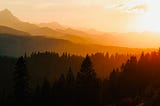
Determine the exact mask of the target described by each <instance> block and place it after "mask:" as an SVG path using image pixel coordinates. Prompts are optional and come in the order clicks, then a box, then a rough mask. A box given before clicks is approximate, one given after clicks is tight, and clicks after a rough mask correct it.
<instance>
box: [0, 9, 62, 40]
mask: <svg viewBox="0 0 160 106" xmlns="http://www.w3.org/2000/svg"><path fill="white" fill-rule="evenodd" d="M0 25H2V26H8V27H11V28H14V29H17V30H21V31H24V32H28V33H30V34H33V35H46V36H50V37H59V36H61V34H60V33H59V32H57V31H55V30H53V29H50V28H47V27H39V26H38V25H35V24H31V23H28V22H23V21H21V20H19V19H18V18H17V17H15V16H14V15H13V14H12V13H11V12H10V11H9V10H8V9H5V10H2V11H0Z"/></svg>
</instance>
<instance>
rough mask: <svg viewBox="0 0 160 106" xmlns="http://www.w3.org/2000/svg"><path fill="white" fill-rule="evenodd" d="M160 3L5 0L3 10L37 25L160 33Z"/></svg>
mask: <svg viewBox="0 0 160 106" xmlns="http://www.w3.org/2000/svg"><path fill="white" fill-rule="evenodd" d="M159 4H160V1H159V0H101V1H99V0H81V1H79V0H67V1H65V0H45V1H44V0H28V1H26V0H14V1H10V0H1V3H0V9H4V8H8V9H10V10H12V11H13V13H14V14H15V15H16V16H18V17H19V18H20V19H22V20H24V21H30V22H33V23H40V22H53V21H55V22H59V23H61V24H63V25H67V26H73V27H78V28H79V27H81V28H94V29H97V30H100V31H104V32H137V31H138V32H139V31H140V32H143V31H156V32H157V31H158V32H159V31H160V24H158V23H159V22H160V20H159V19H160V15H159V14H158V13H157V12H158V11H159V10H160V7H159ZM117 17H118V18H117Z"/></svg>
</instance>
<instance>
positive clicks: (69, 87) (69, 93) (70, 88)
mask: <svg viewBox="0 0 160 106" xmlns="http://www.w3.org/2000/svg"><path fill="white" fill-rule="evenodd" d="M74 93H75V78H74V75H73V72H72V69H71V67H69V70H68V73H67V75H66V104H67V105H68V106H74V100H75V97H74V95H75V94H74Z"/></svg>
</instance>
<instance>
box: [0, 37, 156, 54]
mask: <svg viewBox="0 0 160 106" xmlns="http://www.w3.org/2000/svg"><path fill="white" fill-rule="evenodd" d="M149 50H153V49H134V48H125V47H116V46H101V45H92V44H76V43H72V42H70V41H68V40H62V39H54V38H46V37H43V36H19V35H13V34H0V55H8V56H20V55H24V53H25V52H26V53H28V54H30V53H32V52H33V51H55V52H58V53H60V54H62V53H63V52H68V53H71V54H78V55H86V54H87V53H89V54H91V53H96V52H104V53H105V52H108V53H110V54H115V53H119V54H140V53H141V52H142V51H144V52H146V51H149Z"/></svg>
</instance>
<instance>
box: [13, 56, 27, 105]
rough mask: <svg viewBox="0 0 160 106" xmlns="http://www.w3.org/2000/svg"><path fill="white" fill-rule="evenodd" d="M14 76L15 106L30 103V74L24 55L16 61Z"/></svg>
mask: <svg viewBox="0 0 160 106" xmlns="http://www.w3.org/2000/svg"><path fill="white" fill-rule="evenodd" d="M14 76H15V77H14V81H15V84H14V97H15V106H27V105H29V104H28V103H29V76H28V71H27V67H26V62H25V60H24V58H23V57H20V58H19V59H18V61H17V63H16V66H15V71H14Z"/></svg>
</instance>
